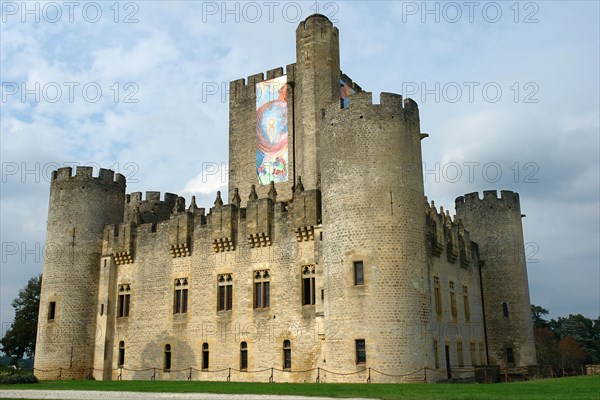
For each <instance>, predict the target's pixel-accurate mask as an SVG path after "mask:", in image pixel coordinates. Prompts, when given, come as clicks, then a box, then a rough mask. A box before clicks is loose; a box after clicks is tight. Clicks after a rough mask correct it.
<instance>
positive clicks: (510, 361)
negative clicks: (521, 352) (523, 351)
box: [506, 347, 515, 367]
mask: <svg viewBox="0 0 600 400" xmlns="http://www.w3.org/2000/svg"><path fill="white" fill-rule="evenodd" d="M506 364H507V365H508V366H509V367H514V366H515V353H514V351H513V348H512V347H507V348H506Z"/></svg>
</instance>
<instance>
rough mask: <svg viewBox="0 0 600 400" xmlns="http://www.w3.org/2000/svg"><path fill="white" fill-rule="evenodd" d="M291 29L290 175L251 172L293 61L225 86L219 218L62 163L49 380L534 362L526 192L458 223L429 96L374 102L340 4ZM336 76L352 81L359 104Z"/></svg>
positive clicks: (46, 326) (51, 253) (429, 376)
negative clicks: (441, 204) (441, 187)
mask: <svg viewBox="0 0 600 400" xmlns="http://www.w3.org/2000/svg"><path fill="white" fill-rule="evenodd" d="M296 39H297V59H296V63H294V64H290V65H288V66H287V68H286V71H285V73H286V74H287V80H288V83H289V85H290V87H289V93H288V94H289V96H288V111H289V115H288V123H289V140H290V142H289V146H290V152H289V171H290V174H289V180H288V181H287V182H284V183H278V184H275V185H258V182H257V178H256V166H255V157H256V111H255V105H256V94H255V84H256V83H258V82H261V81H263V80H265V79H271V78H274V77H278V76H281V75H282V74H283V73H284V70H283V68H275V69H273V70H270V71H267V74H266V77H265V76H264V74H262V73H261V74H256V75H252V76H250V77H249V78H248V80H247V81H245V80H244V79H241V80H238V81H233V82H232V83H231V91H230V97H231V100H230V105H229V106H230V130H229V139H230V141H229V144H230V157H229V166H230V171H229V178H230V179H229V193H230V196H231V197H230V199H231V200H230V201H229V202H225V201H224V200H223V198H222V197H221V195H220V193H217V196H216V200H215V202H214V207H212V208H211V209H210V212H209V214H208V215H205V212H204V209H201V208H198V207H197V205H196V203H195V200H194V199H192V202H191V204H190V206H189V207H188V208H187V210H186V207H185V201H184V199H183V198H179V197H177V195H174V194H170V193H167V194H165V195H164V199H162V200H161V198H160V193H158V192H147V193H146V197H145V199H142V195H141V193H133V194H131V195H127V196H125V179H124V178H123V177H122V176H121V175H117V177H116V180H115V178H114V177H113V173H112V172H111V171H107V170H100V175H99V177H98V178H94V177H92V171H91V169H86V168H78V170H77V174H76V176H71V169H70V168H63V169H60V170H58V171H56V172H55V173H54V175H53V179H52V182H51V187H50V207H49V215H48V231H47V257H46V260H45V266H44V280H43V287H42V296H41V306H40V319H39V330H38V332H39V333H38V341H37V353H36V361H35V362H36V364H35V369H36V375H38V376H39V377H40V378H42V379H56V378H57V376H58V375H59V374H61V378H62V379H65V378H79V379H81V378H85V377H87V376H89V375H92V376H94V377H95V378H96V379H118V378H122V379H151V378H152V377H155V378H156V379H187V378H188V377H189V375H190V373H191V374H192V379H200V380H222V379H223V380H224V379H226V377H227V376H228V374H229V373H231V375H230V379H231V380H241V381H262V382H266V381H268V380H269V377H270V375H271V372H273V374H274V376H273V379H275V381H278V382H281V381H294V382H305V381H306V382H310V381H315V380H316V379H317V378H319V380H320V381H322V382H336V381H349V382H365V381H366V380H367V379H368V378H369V371H368V369H367V368H368V367H370V368H371V378H372V379H373V381H374V382H404V381H423V380H427V381H436V380H438V379H445V378H447V375H448V372H451V373H452V375H453V376H454V377H460V376H468V375H472V374H473V370H472V368H471V367H472V366H473V365H479V364H487V363H491V364H498V365H502V366H504V365H507V358H506V349H507V348H512V349H513V350H514V355H515V364H516V365H518V366H525V365H531V364H535V362H536V359H535V349H534V345H533V336H532V335H533V330H532V326H531V319H530V316H529V291H528V286H527V273H526V265H525V259H524V241H523V233H522V226H521V219H520V218H521V214H520V213H521V211H520V206H519V198H518V195H517V194H516V193H512V192H502V196H501V197H500V198H497V196H496V193H495V192H484V198H483V200H480V199H479V198H478V195H477V194H476V193H475V194H468V195H466V196H465V197H459V198H458V199H457V201H456V207H457V216H455V217H454V220H453V219H452V218H451V216H450V214H449V213H448V212H447V211H446V212H444V211H443V210H442V209H441V208H440V210H438V209H437V208H436V206H435V204H434V203H433V202H431V203H428V202H427V200H426V198H425V195H424V188H423V173H422V158H421V140H422V138H423V137H424V135H423V134H422V133H421V131H420V120H419V110H418V107H417V104H416V103H415V102H414V101H412V100H410V99H403V98H402V96H400V95H397V94H393V93H382V94H381V96H380V101H379V104H373V99H372V94H371V93H369V92H363V91H362V90H361V89H360V87H359V86H358V85H356V84H355V83H353V82H352V81H351V80H350V78H349V77H347V76H346V75H343V74H342V73H341V71H340V65H339V44H338V42H339V38H338V30H337V28H335V27H334V26H333V24H332V23H331V22H330V21H329V20H328V19H327V18H326V17H324V16H321V15H313V16H311V17H309V18H307V20H306V21H303V22H302V23H301V24H300V25H299V26H298V29H297V31H296ZM340 78H343V79H344V81H345V82H346V83H348V84H350V85H351V86H352V87H353V88H354V89H355V90H356V92H357V93H356V94H354V95H352V96H351V97H350V103H349V106H348V107H347V108H342V107H341V105H340V99H339V89H340ZM355 268H357V271H360V272H361V275H360V276H359V277H358V280H359V281H358V282H357V281H356V280H355V279H357V278H356V277H355ZM361 278H362V279H361ZM267 283H268V288H269V290H268V292H269V304H268V307H264V305H265V304H264V301H265V296H266V292H265V290H266V289H265V287H266V284H267ZM256 284H260V288H261V289H260V292H259V294H262V296H261V297H260V298H259V299H257V296H256V295H257V293H256V288H257V287H259V286H257V285H256ZM305 292H306V293H305ZM219 293H222V294H223V296H222V299H221V300H220V299H219ZM125 295H127V296H128V297H127V299H128V300H129V303H128V306H127V305H126V304H127V303H124V301H125V300H123V299H124V298H125V297H124V296H125ZM437 297H439V299H437ZM119 299H121V300H119ZM257 301H260V303H261V304H260V307H256V306H257ZM50 302H55V304H56V315H55V318H54V319H53V320H49V318H48V314H49V307H50ZM503 302H506V303H507V307H508V311H509V316H508V317H505V316H503V309H502V303H503ZM306 303H308V304H306ZM486 334H487V336H486ZM362 340H364V344H365V351H366V362H364V363H362V362H358V361H359V360H357V348H356V346H357V341H359V342H358V343H359V344H360V343H361V342H360V341H362ZM287 341H289V349H288V348H287V343H288V342H287ZM284 345H285V346H284ZM284 347H285V348H284ZM436 348H437V351H436ZM167 349H169V350H167ZM288 350H289V351H291V371H292V372H289V371H284V367H285V364H284V359H285V357H284V355H285V354H286V353H288ZM207 352H208V355H209V367H208V370H206V369H205V368H204V363H203V357H204V355H205V354H207ZM488 353H489V357H488ZM123 354H124V360H121V361H124V363H123V365H122V368H121V365H120V359H121V358H122V356H123ZM242 354H245V355H247V367H246V371H239V370H240V369H242V365H241V360H242ZM448 357H449V358H448ZM168 358H170V368H168V370H167V368H166V367H167V365H166V364H167V359H168ZM447 358H448V360H447ZM447 365H450V368H451V371H447ZM457 367H465V368H462V369H460V368H458V369H457ZM229 368H231V370H230V369H229ZM271 368H273V370H271ZM190 369H191V370H190ZM377 371H380V372H383V373H385V374H387V375H383V374H380V373H379V372H377ZM341 373H343V374H341ZM349 373H351V374H349Z"/></svg>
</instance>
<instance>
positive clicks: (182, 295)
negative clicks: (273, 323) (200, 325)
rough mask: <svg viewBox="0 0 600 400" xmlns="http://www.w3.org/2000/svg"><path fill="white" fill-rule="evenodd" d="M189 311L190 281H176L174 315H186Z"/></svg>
mask: <svg viewBox="0 0 600 400" xmlns="http://www.w3.org/2000/svg"><path fill="white" fill-rule="evenodd" d="M187 309H188V279H187V278H178V279H175V292H174V295H173V314H185V313H187Z"/></svg>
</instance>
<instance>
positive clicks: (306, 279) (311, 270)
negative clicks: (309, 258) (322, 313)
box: [302, 265, 316, 306]
mask: <svg viewBox="0 0 600 400" xmlns="http://www.w3.org/2000/svg"><path fill="white" fill-rule="evenodd" d="M315 300H316V295H315V266H314V265H305V266H303V267H302V305H303V306H305V305H311V304H315V303H316V301H315Z"/></svg>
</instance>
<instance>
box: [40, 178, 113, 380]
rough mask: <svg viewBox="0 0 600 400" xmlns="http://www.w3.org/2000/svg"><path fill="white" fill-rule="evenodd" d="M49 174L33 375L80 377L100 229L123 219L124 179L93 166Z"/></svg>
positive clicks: (89, 354) (87, 356) (86, 371)
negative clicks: (50, 175) (73, 173)
mask: <svg viewBox="0 0 600 400" xmlns="http://www.w3.org/2000/svg"><path fill="white" fill-rule="evenodd" d="M71 173H72V171H71V168H70V167H67V168H60V169H58V170H57V171H54V172H53V173H52V180H51V182H50V204H49V207H48V226H47V230H46V253H45V259H44V271H43V279H42V291H41V297H40V312H39V318H38V333H37V344H36V352H35V375H36V376H37V377H38V378H40V379H57V378H58V377H59V375H60V379H83V378H87V377H88V376H89V375H90V369H91V368H92V367H93V361H94V360H93V355H94V342H95V338H96V323H95V322H96V312H97V295H98V293H97V292H98V279H99V278H98V277H99V269H100V254H101V247H102V235H103V231H104V226H105V225H107V224H118V223H120V222H122V221H123V212H124V205H125V177H124V176H123V175H121V174H116V177H115V176H114V172H113V171H110V170H106V169H100V173H99V176H98V177H93V175H92V167H77V171H76V174H75V175H74V176H71Z"/></svg>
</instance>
